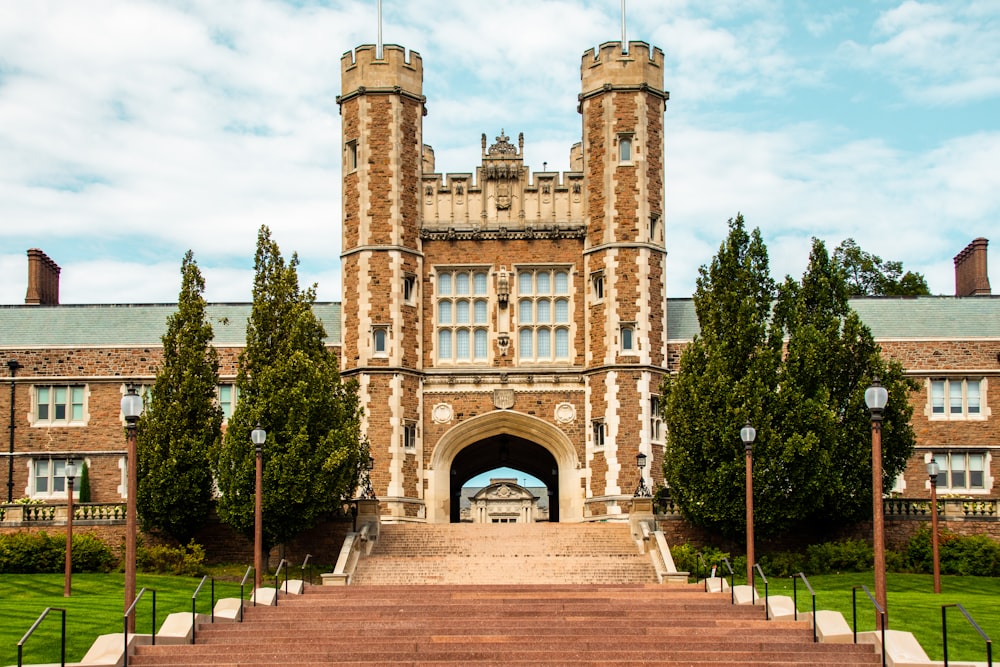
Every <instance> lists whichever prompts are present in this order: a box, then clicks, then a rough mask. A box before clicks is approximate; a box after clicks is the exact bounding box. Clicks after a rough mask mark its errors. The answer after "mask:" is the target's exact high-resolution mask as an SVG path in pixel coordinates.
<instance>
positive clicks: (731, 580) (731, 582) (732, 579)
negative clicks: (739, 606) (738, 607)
mask: <svg viewBox="0 0 1000 667" xmlns="http://www.w3.org/2000/svg"><path fill="white" fill-rule="evenodd" d="M722 562H723V564H725V566H726V569H727V570H729V601H730V602H732V603H733V604H736V586H735V585H734V584H735V583H736V579H735V578H736V574H735V573H734V572H733V566H732V565H730V564H729V559H728V558H726V557H725V556H723V557H722ZM723 579H725V577H723ZM720 588H721V586H720Z"/></svg>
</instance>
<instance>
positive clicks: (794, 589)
mask: <svg viewBox="0 0 1000 667" xmlns="http://www.w3.org/2000/svg"><path fill="white" fill-rule="evenodd" d="M799 577H802V582H803V583H804V584H805V585H806V588H808V589H809V594H810V595H811V596H812V607H813V615H812V621H813V643H814V644H815V643H816V642H818V641H819V638H818V637H817V635H816V591H814V590H813V587H812V586H810V585H809V580H808V579H806V575H805V574H804V573H803V572H799V573H798V574H793V575H792V604H793V606H794V608H795V620H796V621H797V620H799V589H798V585H797V584H798V578H799Z"/></svg>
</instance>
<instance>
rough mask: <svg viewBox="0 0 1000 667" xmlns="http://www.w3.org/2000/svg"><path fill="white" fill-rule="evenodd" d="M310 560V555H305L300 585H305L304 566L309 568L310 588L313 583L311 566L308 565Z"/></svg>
mask: <svg viewBox="0 0 1000 667" xmlns="http://www.w3.org/2000/svg"><path fill="white" fill-rule="evenodd" d="M310 558H312V554H306V558H305V560H304V561H302V583H303V584H305V582H306V566H308V567H309V585H310V586H311V585H312V582H313V573H312V566H311V565H309V559H310ZM286 592H287V591H286Z"/></svg>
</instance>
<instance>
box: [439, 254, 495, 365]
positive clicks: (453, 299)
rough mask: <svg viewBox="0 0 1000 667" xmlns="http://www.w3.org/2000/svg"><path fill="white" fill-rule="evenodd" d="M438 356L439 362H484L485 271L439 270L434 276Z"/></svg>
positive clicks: (486, 320) (486, 353)
mask: <svg viewBox="0 0 1000 667" xmlns="http://www.w3.org/2000/svg"><path fill="white" fill-rule="evenodd" d="M436 307H437V358H438V361H439V362H442V363H463V362H464V363H468V362H485V361H487V359H488V356H489V346H488V344H487V343H488V340H487V337H488V330H489V289H488V281H487V272H486V271H485V270H475V269H458V270H445V271H440V272H439V273H438V276H437V295H436Z"/></svg>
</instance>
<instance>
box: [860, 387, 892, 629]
mask: <svg viewBox="0 0 1000 667" xmlns="http://www.w3.org/2000/svg"><path fill="white" fill-rule="evenodd" d="M888 402H889V392H888V391H886V389H885V387H883V386H882V385H881V384H879V381H878V378H877V377H876V378H874V379H873V380H872V384H871V386H870V387H868V389H866V390H865V405H867V406H868V410H869V411H870V412H871V416H872V542H873V544H872V546H873V549H874V551H875V601H876V602H877V603H878V604H879V606H880V607H882V611H883V613H884V614H885V615H884V617H883V618H884V619H885V622H886V624H888V619H889V608H888V607H887V606H886V598H885V528H884V524H883V518H882V411H883V410H885V404H886V403H888Z"/></svg>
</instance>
